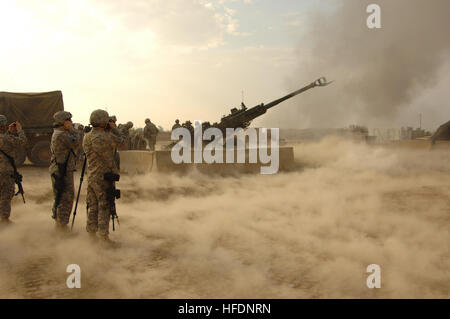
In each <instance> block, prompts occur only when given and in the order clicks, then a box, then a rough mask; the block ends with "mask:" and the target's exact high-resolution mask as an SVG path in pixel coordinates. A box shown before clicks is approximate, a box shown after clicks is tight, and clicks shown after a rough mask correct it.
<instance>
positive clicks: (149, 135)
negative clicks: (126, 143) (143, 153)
mask: <svg viewBox="0 0 450 319" xmlns="http://www.w3.org/2000/svg"><path fill="white" fill-rule="evenodd" d="M158 132H159V130H158V129H157V127H156V125H155V124H153V123H152V122H150V120H149V119H146V120H145V127H144V137H145V138H146V139H147V141H148V146H149V148H150V150H152V151H154V150H155V144H156V135H158Z"/></svg>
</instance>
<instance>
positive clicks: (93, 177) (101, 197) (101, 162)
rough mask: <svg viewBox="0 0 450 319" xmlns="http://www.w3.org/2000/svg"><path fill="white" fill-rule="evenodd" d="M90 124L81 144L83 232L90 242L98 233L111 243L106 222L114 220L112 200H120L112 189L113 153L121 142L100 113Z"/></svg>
mask: <svg viewBox="0 0 450 319" xmlns="http://www.w3.org/2000/svg"><path fill="white" fill-rule="evenodd" d="M90 123H91V125H92V126H93V129H92V130H91V131H90V132H89V133H87V134H86V135H85V137H84V140H83V149H84V151H85V154H86V157H87V174H88V186H87V205H88V216H87V226H86V230H87V232H88V233H89V235H90V236H92V237H93V238H96V233H97V231H98V233H99V235H100V238H101V239H103V240H104V241H105V242H107V243H112V241H111V240H110V239H109V219H110V216H111V220H112V221H113V226H114V220H115V219H117V214H116V213H115V203H114V200H115V199H116V198H118V197H120V195H119V194H120V193H119V191H118V190H116V189H115V182H116V181H118V180H119V177H120V175H119V170H118V168H117V166H116V162H115V160H114V150H115V149H116V148H117V147H118V146H120V145H121V144H122V143H123V142H124V140H125V139H124V137H123V136H122V134H121V133H120V132H119V131H118V129H117V128H116V127H115V123H114V122H110V118H109V115H108V112H106V111H104V110H95V111H94V112H92V113H91V116H90ZM117 220H118V219H117Z"/></svg>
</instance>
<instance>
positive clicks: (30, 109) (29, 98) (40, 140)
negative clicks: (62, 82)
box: [0, 91, 64, 166]
mask: <svg viewBox="0 0 450 319" xmlns="http://www.w3.org/2000/svg"><path fill="white" fill-rule="evenodd" d="M62 110H64V103H63V96H62V93H61V91H52V92H43V93H11V92H0V114H3V115H5V116H6V117H7V118H8V121H9V122H10V123H11V122H14V121H19V122H20V123H21V124H22V126H23V130H24V131H25V135H26V136H27V139H28V142H27V145H26V146H25V147H23V148H22V149H20V150H19V151H18V152H17V153H16V154H15V159H16V165H17V166H20V165H22V164H23V163H24V162H25V159H26V158H27V157H28V159H29V160H30V162H32V163H33V164H35V165H37V166H48V165H49V164H50V139H51V136H52V133H53V114H55V113H56V112H58V111H62Z"/></svg>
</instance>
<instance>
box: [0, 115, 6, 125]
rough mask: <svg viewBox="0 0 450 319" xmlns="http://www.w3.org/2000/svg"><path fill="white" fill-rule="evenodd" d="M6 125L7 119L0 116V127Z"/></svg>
mask: <svg viewBox="0 0 450 319" xmlns="http://www.w3.org/2000/svg"><path fill="white" fill-rule="evenodd" d="M6 125H8V119H7V118H6V116H4V115H1V114H0V126H6Z"/></svg>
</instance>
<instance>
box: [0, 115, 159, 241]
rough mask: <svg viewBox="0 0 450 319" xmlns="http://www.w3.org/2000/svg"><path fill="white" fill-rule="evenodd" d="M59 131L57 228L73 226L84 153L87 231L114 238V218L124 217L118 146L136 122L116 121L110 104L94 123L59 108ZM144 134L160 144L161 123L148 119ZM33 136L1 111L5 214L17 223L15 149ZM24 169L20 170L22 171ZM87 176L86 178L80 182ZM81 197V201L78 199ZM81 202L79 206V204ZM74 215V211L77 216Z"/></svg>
mask: <svg viewBox="0 0 450 319" xmlns="http://www.w3.org/2000/svg"><path fill="white" fill-rule="evenodd" d="M53 119H54V123H53V124H54V131H53V135H52V138H51V144H50V152H51V161H50V167H49V172H50V176H51V182H52V188H53V194H54V205H53V215H52V217H53V218H54V220H55V224H56V229H57V230H58V231H60V232H61V233H68V232H70V228H69V226H68V224H69V222H70V216H71V212H72V207H73V203H74V197H75V187H74V171H75V170H76V167H77V162H78V160H79V159H80V156H79V154H84V161H83V162H84V163H83V170H82V173H84V171H85V170H86V172H87V196H86V202H87V203H86V204H87V225H86V231H87V232H88V234H89V235H90V237H91V238H92V239H96V240H97V239H102V240H103V242H106V243H109V244H113V242H112V241H111V240H110V239H109V224H110V221H112V223H113V228H114V220H115V219H116V220H117V221H118V217H117V214H115V204H114V199H115V198H119V197H120V192H119V191H118V190H117V189H116V188H115V182H116V181H118V180H119V176H120V175H119V165H120V162H119V161H118V156H117V149H118V148H120V147H121V146H123V145H124V144H125V142H126V140H127V137H128V136H129V129H130V128H132V127H133V123H131V122H128V123H126V124H120V125H119V126H116V121H117V119H116V117H115V116H109V114H108V112H106V111H104V110H100V109H99V110H95V111H93V112H92V113H91V115H90V119H89V122H90V125H91V127H89V129H84V128H83V127H82V126H80V125H76V124H75V125H74V124H73V123H72V114H71V113H69V112H67V111H59V112H57V113H55V114H54V116H53ZM145 122H146V127H145V129H144V134H146V138H147V139H148V140H149V146H150V149H153V150H154V148H155V141H156V135H157V134H158V129H157V128H156V126H155V125H154V124H153V123H151V122H150V120H148V119H147V120H146V121H145ZM26 142H27V139H26V136H25V133H24V131H23V130H22V126H21V124H20V123H19V122H13V123H11V124H9V125H8V120H7V118H6V117H5V116H4V115H0V218H1V222H2V224H3V223H4V224H8V223H11V221H10V220H9V217H10V214H11V200H12V198H13V196H14V190H15V183H16V182H17V181H16V179H15V177H17V176H16V174H18V173H17V168H16V167H15V164H14V155H13V154H15V151H16V150H17V149H18V148H20V147H23V146H24V145H25V144H26ZM19 175H20V174H19ZM82 180H83V179H82V178H81V179H80V188H81V182H82ZM77 203H78V202H77ZM75 207H76V206H75ZM73 218H74V217H73ZM72 223H73V220H72Z"/></svg>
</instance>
